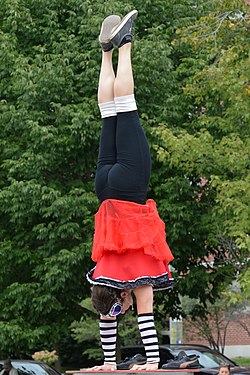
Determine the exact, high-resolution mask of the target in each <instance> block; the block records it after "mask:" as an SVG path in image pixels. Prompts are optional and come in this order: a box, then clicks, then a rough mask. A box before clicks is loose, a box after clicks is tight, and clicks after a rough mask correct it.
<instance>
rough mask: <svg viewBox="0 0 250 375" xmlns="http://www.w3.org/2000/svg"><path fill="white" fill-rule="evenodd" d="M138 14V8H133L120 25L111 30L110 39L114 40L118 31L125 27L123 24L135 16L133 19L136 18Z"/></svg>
mask: <svg viewBox="0 0 250 375" xmlns="http://www.w3.org/2000/svg"><path fill="white" fill-rule="evenodd" d="M137 14H138V11H137V10H131V12H129V13H128V14H127V15H126V16H125V17H124V18H123V19H122V21H121V23H120V25H119V26H118V27H117V28H116V29H115V30H114V31H113V32H111V36H110V40H112V39H113V38H114V37H115V36H116V35H117V34H118V33H119V31H120V30H121V29H122V28H123V26H124V25H125V24H126V23H127V21H128V20H129V19H130V18H131V17H133V16H134V18H133V19H135V18H136V16H137Z"/></svg>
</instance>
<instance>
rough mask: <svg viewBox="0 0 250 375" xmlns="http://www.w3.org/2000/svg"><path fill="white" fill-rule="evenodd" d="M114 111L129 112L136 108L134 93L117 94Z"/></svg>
mask: <svg viewBox="0 0 250 375" xmlns="http://www.w3.org/2000/svg"><path fill="white" fill-rule="evenodd" d="M114 100H115V107H116V112H117V113H119V112H131V111H135V110H136V109H137V106H136V101H135V96H134V94H131V95H126V96H117V97H116V98H115V99H114Z"/></svg>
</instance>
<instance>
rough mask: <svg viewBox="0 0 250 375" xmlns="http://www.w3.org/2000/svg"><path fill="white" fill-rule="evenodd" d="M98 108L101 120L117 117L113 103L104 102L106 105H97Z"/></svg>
mask: <svg viewBox="0 0 250 375" xmlns="http://www.w3.org/2000/svg"><path fill="white" fill-rule="evenodd" d="M98 106H99V109H100V112H101V117H102V118H105V117H111V116H116V115H117V113H116V108H115V102H114V101H112V102H106V103H99V104H98Z"/></svg>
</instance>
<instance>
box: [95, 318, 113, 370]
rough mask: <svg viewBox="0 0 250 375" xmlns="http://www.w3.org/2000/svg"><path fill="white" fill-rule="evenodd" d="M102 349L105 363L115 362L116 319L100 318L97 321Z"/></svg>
mask: <svg viewBox="0 0 250 375" xmlns="http://www.w3.org/2000/svg"><path fill="white" fill-rule="evenodd" d="M99 328H100V336H101V343H102V350H103V354H104V363H105V364H107V363H108V364H116V335H117V321H116V320H110V319H102V318H101V319H100V322H99Z"/></svg>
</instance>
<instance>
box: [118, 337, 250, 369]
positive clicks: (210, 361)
mask: <svg viewBox="0 0 250 375" xmlns="http://www.w3.org/2000/svg"><path fill="white" fill-rule="evenodd" d="M182 350H183V351H185V353H186V354H187V355H191V354H196V355H197V356H199V363H200V368H201V374H203V375H215V374H218V368H219V366H220V364H228V365H230V369H231V373H232V374H234V375H246V374H248V375H250V367H248V366H247V367H240V366H238V365H237V364H236V363H235V362H234V361H232V360H231V359H229V358H227V357H226V356H224V355H223V354H221V353H219V352H217V351H216V350H213V349H211V348H209V347H208V346H205V345H188V344H178V345H160V366H159V368H161V366H162V365H163V364H164V363H167V362H168V360H170V359H174V358H175V357H176V356H177V355H178V353H179V352H180V351H182ZM137 353H140V354H142V355H144V356H145V351H144V347H143V346H142V345H138V346H126V347H124V348H122V360H124V359H125V358H126V357H132V356H134V355H135V354H137Z"/></svg>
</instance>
